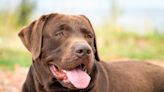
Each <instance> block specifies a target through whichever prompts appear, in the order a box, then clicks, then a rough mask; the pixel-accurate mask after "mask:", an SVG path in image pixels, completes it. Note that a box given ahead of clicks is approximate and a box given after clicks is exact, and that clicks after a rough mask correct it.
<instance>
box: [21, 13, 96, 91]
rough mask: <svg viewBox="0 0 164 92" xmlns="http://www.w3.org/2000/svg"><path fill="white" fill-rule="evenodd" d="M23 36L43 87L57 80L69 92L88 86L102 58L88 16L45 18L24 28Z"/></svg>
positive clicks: (56, 15) (54, 15) (45, 16)
mask: <svg viewBox="0 0 164 92" xmlns="http://www.w3.org/2000/svg"><path fill="white" fill-rule="evenodd" d="M19 36H20V38H21V40H22V42H23V44H24V45H25V47H26V48H27V49H28V50H29V51H30V52H31V53H32V58H33V61H34V62H33V66H34V68H35V72H36V73H37V74H36V76H37V78H38V80H39V81H40V83H41V84H42V85H43V86H44V85H47V82H49V81H51V82H52V84H53V81H54V78H55V81H56V80H57V81H58V82H59V83H60V84H61V85H62V86H63V87H66V88H69V89H85V88H87V87H88V85H89V83H90V81H91V80H92V79H91V76H92V75H91V73H92V72H93V66H94V63H95V62H97V61H99V57H98V53H97V47H96V38H95V33H94V30H93V28H92V25H91V23H90V21H89V20H88V19H87V18H86V17H85V16H83V15H79V16H75V15H64V14H49V15H44V16H42V17H40V18H39V19H38V20H36V21H34V22H32V23H31V24H29V25H28V26H27V27H25V28H23V29H22V30H21V32H20V33H19ZM47 86H50V84H49V85H47Z"/></svg>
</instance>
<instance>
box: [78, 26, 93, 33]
mask: <svg viewBox="0 0 164 92" xmlns="http://www.w3.org/2000/svg"><path fill="white" fill-rule="evenodd" d="M80 31H81V32H82V33H85V34H88V33H91V31H89V30H88V29H87V28H84V27H83V28H80Z"/></svg>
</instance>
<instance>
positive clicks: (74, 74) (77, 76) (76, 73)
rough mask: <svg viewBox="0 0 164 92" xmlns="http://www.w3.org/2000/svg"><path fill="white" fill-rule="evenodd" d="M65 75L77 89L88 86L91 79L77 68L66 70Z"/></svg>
mask: <svg viewBox="0 0 164 92" xmlns="http://www.w3.org/2000/svg"><path fill="white" fill-rule="evenodd" d="M66 75H67V77H68V80H69V81H70V82H71V83H72V84H73V85H74V86H75V87H76V88H78V89H84V88H86V87H88V85H89V82H90V79H91V78H90V76H89V75H88V74H87V73H86V72H84V71H82V70H81V69H78V68H77V69H74V70H71V71H66Z"/></svg>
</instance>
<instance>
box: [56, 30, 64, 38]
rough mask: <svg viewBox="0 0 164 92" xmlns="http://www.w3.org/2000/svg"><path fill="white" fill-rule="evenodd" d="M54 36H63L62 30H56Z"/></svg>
mask: <svg viewBox="0 0 164 92" xmlns="http://www.w3.org/2000/svg"><path fill="white" fill-rule="evenodd" d="M55 36H56V37H62V36H64V32H63V31H60V32H57V33H56V34H55Z"/></svg>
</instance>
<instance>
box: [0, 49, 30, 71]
mask: <svg viewBox="0 0 164 92" xmlns="http://www.w3.org/2000/svg"><path fill="white" fill-rule="evenodd" d="M30 64H31V56H30V54H29V53H27V52H24V51H20V50H15V49H9V48H6V49H5V48H1V49H0V67H1V68H5V69H9V70H13V69H14V67H15V65H20V66H23V67H28V66H29V65H30Z"/></svg>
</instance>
